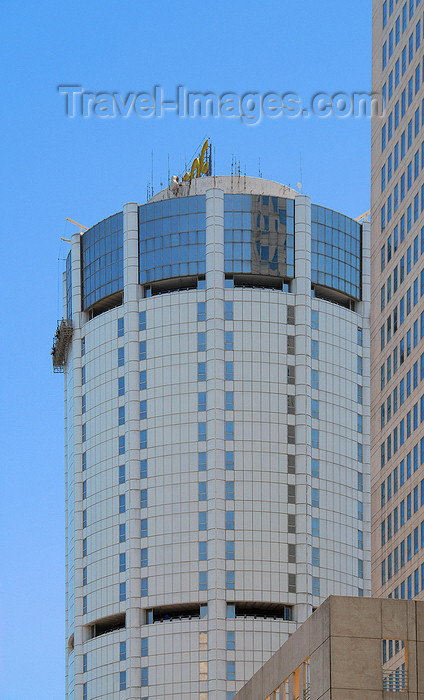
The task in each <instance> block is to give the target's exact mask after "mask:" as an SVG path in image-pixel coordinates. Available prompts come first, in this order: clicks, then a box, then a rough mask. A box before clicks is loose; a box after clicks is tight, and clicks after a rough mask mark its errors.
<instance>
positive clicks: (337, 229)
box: [311, 204, 361, 299]
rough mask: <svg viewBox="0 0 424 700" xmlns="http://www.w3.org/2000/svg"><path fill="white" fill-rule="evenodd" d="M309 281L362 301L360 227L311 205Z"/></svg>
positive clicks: (323, 208) (329, 211)
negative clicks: (310, 272) (310, 277)
mask: <svg viewBox="0 0 424 700" xmlns="http://www.w3.org/2000/svg"><path fill="white" fill-rule="evenodd" d="M311 209H312V211H311V219H312V221H311V223H312V243H311V244H312V282H313V283H315V284H320V285H323V286H324V287H331V288H333V289H336V290H338V291H340V292H343V293H344V294H348V295H349V296H350V297H353V298H354V299H360V298H361V226H360V224H357V223H356V221H353V219H350V218H349V217H347V216H343V214H339V213H338V212H336V211H332V210H331V209H326V208H325V207H320V206H318V205H317V204H312V207H311Z"/></svg>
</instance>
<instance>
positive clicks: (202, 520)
mask: <svg viewBox="0 0 424 700" xmlns="http://www.w3.org/2000/svg"><path fill="white" fill-rule="evenodd" d="M207 518H208V514H207V513H204V512H201V513H199V530H207V529H208V525H207V522H208V521H207Z"/></svg>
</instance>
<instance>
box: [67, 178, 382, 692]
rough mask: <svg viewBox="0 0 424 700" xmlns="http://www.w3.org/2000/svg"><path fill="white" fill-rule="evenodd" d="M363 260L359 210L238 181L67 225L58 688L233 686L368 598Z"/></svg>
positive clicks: (193, 185) (365, 233)
mask: <svg viewBox="0 0 424 700" xmlns="http://www.w3.org/2000/svg"><path fill="white" fill-rule="evenodd" d="M369 259H370V248H369V226H368V224H366V223H365V224H363V225H361V224H358V223H357V222H356V221H354V220H352V219H350V218H348V217H346V216H344V215H342V214H339V213H338V212H336V211H332V210H330V209H326V208H324V207H322V206H319V205H311V203H310V199H309V198H308V197H307V196H305V195H302V194H298V193H297V192H295V191H293V190H291V189H290V188H288V187H285V186H283V185H280V184H277V183H275V182H270V181H267V180H262V179H255V178H246V177H204V178H198V179H195V180H191V181H188V182H184V183H182V185H175V183H174V186H173V188H167V189H165V190H163V191H162V192H160V193H159V194H158V195H156V196H155V197H154V198H153V199H152V200H151V201H150V202H148V203H147V204H144V205H142V206H138V205H137V204H135V203H130V204H126V205H125V206H124V208H123V212H120V213H118V214H114V215H113V216H109V217H108V218H106V219H104V220H103V221H101V222H100V223H98V224H96V225H95V226H93V227H92V228H90V229H89V230H86V231H85V232H82V233H76V234H74V235H73V237H72V248H71V252H70V255H69V257H68V260H67V266H66V273H65V279H64V318H63V320H62V322H61V323H60V325H59V327H58V331H57V333H56V337H55V344H54V350H53V363H54V365H55V367H56V369H58V370H63V371H64V372H65V416H66V474H67V482H66V498H67V535H66V537H67V697H68V698H69V700H71V699H74V698H75V700H94V699H100V698H102V700H105V698H117V697H122V698H131V699H135V698H137V699H138V700H140V698H142V699H143V700H147V699H148V698H149V699H150V700H152V699H153V698H154V699H155V700H165V699H166V698H169V699H171V698H172V700H188V699H190V698H191V699H192V700H207V699H209V700H229V699H230V698H231V697H233V695H234V693H235V691H236V690H237V689H238V688H240V687H241V686H242V685H243V684H244V682H245V681H246V680H247V679H249V678H250V677H251V676H252V674H253V673H254V672H255V671H256V670H257V669H258V668H259V667H260V666H261V665H262V664H263V663H264V662H265V661H266V660H267V659H268V658H270V656H271V655H272V653H273V652H275V651H276V650H277V649H278V648H279V647H280V645H281V644H282V643H283V642H284V641H285V640H286V639H287V637H288V635H289V634H290V633H292V632H293V631H294V630H295V629H296V627H297V626H298V625H299V624H300V623H302V622H303V621H304V620H306V618H307V617H308V616H309V615H310V614H311V612H312V611H313V610H314V609H315V608H316V607H317V606H318V605H319V604H320V603H322V602H323V601H324V600H325V598H326V597H327V596H328V595H330V594H344V595H352V596H357V595H369V594H370V574H371V565H370V503H369V498H368V495H367V494H368V493H369V491H370V475H369V470H368V466H367V465H368V464H369V456H370V446H369V427H370V417H369V392H370V387H369V366H370V333H369V299H370V279H369V264H370V260H369ZM121 691H122V694H120V692H121Z"/></svg>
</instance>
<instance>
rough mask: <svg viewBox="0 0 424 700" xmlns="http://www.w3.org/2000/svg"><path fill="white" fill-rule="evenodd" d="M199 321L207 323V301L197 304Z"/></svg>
mask: <svg viewBox="0 0 424 700" xmlns="http://www.w3.org/2000/svg"><path fill="white" fill-rule="evenodd" d="M197 320H198V321H206V302H205V301H198V302H197Z"/></svg>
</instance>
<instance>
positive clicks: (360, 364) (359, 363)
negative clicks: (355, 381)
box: [356, 355, 362, 376]
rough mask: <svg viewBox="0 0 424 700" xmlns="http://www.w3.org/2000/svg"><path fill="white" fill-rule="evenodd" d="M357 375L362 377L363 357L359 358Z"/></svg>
mask: <svg viewBox="0 0 424 700" xmlns="http://www.w3.org/2000/svg"><path fill="white" fill-rule="evenodd" d="M356 371H357V374H360V375H361V376H362V357H360V356H359V355H358V356H357V368H356Z"/></svg>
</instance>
